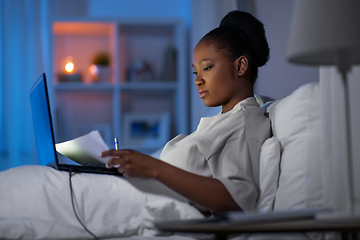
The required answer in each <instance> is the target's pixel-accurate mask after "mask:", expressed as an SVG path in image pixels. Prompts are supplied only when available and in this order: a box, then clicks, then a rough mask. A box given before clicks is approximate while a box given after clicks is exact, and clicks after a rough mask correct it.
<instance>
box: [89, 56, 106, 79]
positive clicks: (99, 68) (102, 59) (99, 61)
mask: <svg viewBox="0 0 360 240" xmlns="http://www.w3.org/2000/svg"><path fill="white" fill-rule="evenodd" d="M92 64H93V65H91V66H90V73H91V75H92V77H93V80H94V81H98V82H108V81H109V79H110V56H109V54H108V53H107V52H99V53H97V54H95V55H94V58H93V61H92Z"/></svg>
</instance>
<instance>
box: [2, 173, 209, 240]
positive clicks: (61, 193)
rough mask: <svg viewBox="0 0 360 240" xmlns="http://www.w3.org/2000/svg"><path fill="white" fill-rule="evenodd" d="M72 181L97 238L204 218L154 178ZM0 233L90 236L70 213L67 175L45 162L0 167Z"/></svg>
mask: <svg viewBox="0 0 360 240" xmlns="http://www.w3.org/2000/svg"><path fill="white" fill-rule="evenodd" d="M72 183H73V190H74V196H75V199H76V201H75V202H76V204H75V205H76V210H77V212H78V215H79V216H80V218H81V220H82V221H83V223H84V224H85V225H86V226H87V228H88V229H90V230H91V231H92V232H93V233H94V234H96V235H97V236H99V237H103V238H115V237H116V238H118V237H131V236H148V237H151V236H156V235H157V233H158V232H157V231H156V229H154V228H153V222H155V221H168V220H169V221H170V220H185V219H199V218H203V216H202V214H201V213H200V212H199V211H198V210H197V209H195V208H194V207H192V206H190V205H189V204H188V203H187V201H186V200H185V199H184V198H183V197H181V196H180V195H178V194H177V193H175V192H173V191H172V190H170V189H169V188H167V187H165V186H164V185H162V184H161V183H159V182H157V181H155V180H140V179H128V178H123V177H116V176H107V175H97V174H76V175H74V176H73V177H72ZM0 238H1V239H91V235H89V233H87V232H86V231H85V230H84V229H83V228H82V226H81V225H80V223H79V222H78V221H77V219H76V217H75V215H74V212H73V209H72V205H71V198H70V188H69V174H68V173H67V172H61V171H57V170H54V169H52V168H50V167H44V166H22V167H17V168H13V169H10V170H7V171H4V172H1V173H0Z"/></svg>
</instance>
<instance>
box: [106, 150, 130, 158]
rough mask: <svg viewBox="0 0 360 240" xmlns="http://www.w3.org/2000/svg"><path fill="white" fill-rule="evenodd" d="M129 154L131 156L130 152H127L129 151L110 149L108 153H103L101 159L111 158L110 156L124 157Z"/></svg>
mask: <svg viewBox="0 0 360 240" xmlns="http://www.w3.org/2000/svg"><path fill="white" fill-rule="evenodd" d="M127 154H130V150H127V149H121V150H115V149H110V150H108V151H104V152H102V153H101V155H100V157H109V156H117V157H122V156H123V155H127Z"/></svg>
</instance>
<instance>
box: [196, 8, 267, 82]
mask: <svg viewBox="0 0 360 240" xmlns="http://www.w3.org/2000/svg"><path fill="white" fill-rule="evenodd" d="M200 41H206V42H207V41H211V42H212V43H213V44H215V46H216V48H217V49H218V50H223V51H224V53H225V54H226V55H227V56H228V57H229V59H230V60H231V61H235V60H236V59H238V58H239V57H240V56H242V55H245V56H246V57H247V58H248V59H249V68H250V73H251V74H250V76H251V79H250V80H251V82H252V83H253V84H254V83H255V81H256V79H257V76H258V68H259V67H261V66H263V65H265V64H266V62H267V61H268V60H269V53H270V49H269V45H268V42H267V39H266V36H265V29H264V25H263V23H262V22H260V21H259V20H258V19H256V18H255V17H254V16H253V15H251V14H250V13H247V12H243V11H237V10H236V11H232V12H229V13H228V14H227V15H226V16H225V17H224V18H223V19H222V20H221V23H220V26H219V27H218V28H215V29H214V30H212V31H210V32H209V33H208V34H206V35H205V36H204V37H203V38H202V39H201V40H200Z"/></svg>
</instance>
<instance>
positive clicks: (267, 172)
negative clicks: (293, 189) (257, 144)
mask: <svg viewBox="0 0 360 240" xmlns="http://www.w3.org/2000/svg"><path fill="white" fill-rule="evenodd" d="M279 174H280V143H279V142H278V141H277V139H276V138H275V137H271V138H268V139H266V141H265V142H264V143H263V145H262V146H261V152H260V197H259V200H258V202H257V209H258V211H259V212H271V211H272V210H273V206H274V200H275V195H276V191H277V188H278V180H279Z"/></svg>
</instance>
